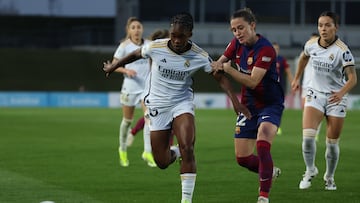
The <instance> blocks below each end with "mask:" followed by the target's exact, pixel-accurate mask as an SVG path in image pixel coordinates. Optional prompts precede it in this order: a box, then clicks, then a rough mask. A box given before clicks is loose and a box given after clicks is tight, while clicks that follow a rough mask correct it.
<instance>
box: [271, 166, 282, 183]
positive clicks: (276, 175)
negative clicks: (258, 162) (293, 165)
mask: <svg viewBox="0 0 360 203" xmlns="http://www.w3.org/2000/svg"><path fill="white" fill-rule="evenodd" d="M280 174H281V170H280V168H278V167H275V166H274V168H273V174H272V180H273V181H274V180H276V178H278V177H279V176H280Z"/></svg>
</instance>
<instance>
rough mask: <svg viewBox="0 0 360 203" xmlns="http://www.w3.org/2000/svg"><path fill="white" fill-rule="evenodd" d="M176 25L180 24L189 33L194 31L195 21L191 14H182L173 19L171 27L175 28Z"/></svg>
mask: <svg viewBox="0 0 360 203" xmlns="http://www.w3.org/2000/svg"><path fill="white" fill-rule="evenodd" d="M174 24H180V25H182V26H184V27H185V28H187V29H188V30H189V31H192V30H193V28H194V20H193V17H192V16H191V14H190V13H187V12H182V13H179V14H177V15H175V16H174V17H173V18H172V19H171V26H174Z"/></svg>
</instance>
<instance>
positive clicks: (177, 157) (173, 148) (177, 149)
mask: <svg viewBox="0 0 360 203" xmlns="http://www.w3.org/2000/svg"><path fill="white" fill-rule="evenodd" d="M170 150H171V151H174V152H175V155H176V159H180V158H181V154H180V149H179V146H178V145H173V146H171V147H170Z"/></svg>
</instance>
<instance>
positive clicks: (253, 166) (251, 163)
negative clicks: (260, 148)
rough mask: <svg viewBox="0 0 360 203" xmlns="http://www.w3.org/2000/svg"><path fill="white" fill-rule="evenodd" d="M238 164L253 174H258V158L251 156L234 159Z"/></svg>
mask: <svg viewBox="0 0 360 203" xmlns="http://www.w3.org/2000/svg"><path fill="white" fill-rule="evenodd" d="M236 160H237V162H238V164H239V165H240V166H242V167H245V168H247V169H249V171H253V172H255V173H258V172H259V158H258V156H256V155H254V154H252V155H250V156H247V157H236Z"/></svg>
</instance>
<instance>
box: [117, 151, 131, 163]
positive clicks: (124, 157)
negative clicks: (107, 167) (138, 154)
mask: <svg viewBox="0 0 360 203" xmlns="http://www.w3.org/2000/svg"><path fill="white" fill-rule="evenodd" d="M119 157H120V165H121V166H122V167H128V166H129V160H128V158H127V152H126V151H122V150H120V149H119Z"/></svg>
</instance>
